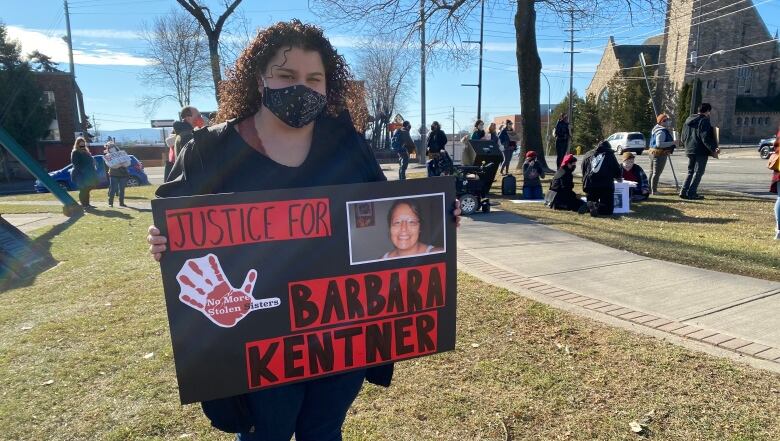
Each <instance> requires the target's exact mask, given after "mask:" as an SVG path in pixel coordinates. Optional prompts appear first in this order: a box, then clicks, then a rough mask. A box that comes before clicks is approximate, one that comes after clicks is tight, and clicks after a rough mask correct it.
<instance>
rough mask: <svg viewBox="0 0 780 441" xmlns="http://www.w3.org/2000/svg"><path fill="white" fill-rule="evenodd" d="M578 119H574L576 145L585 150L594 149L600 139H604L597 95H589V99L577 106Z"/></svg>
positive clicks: (573, 138) (574, 143) (574, 140)
mask: <svg viewBox="0 0 780 441" xmlns="http://www.w3.org/2000/svg"><path fill="white" fill-rule="evenodd" d="M577 110H578V112H577V119H575V120H574V135H573V137H572V141H573V144H572V145H574V146H581V147H582V148H583V152H586V151H588V150H591V149H593V148H594V147H596V145H598V143H599V141H601V140H602V139H604V130H603V128H602V126H601V118H599V108H598V105H597V104H596V97H595V96H593V95H590V96H588V99H587V100H585V101H582V102H580V104H579V105H578V106H577Z"/></svg>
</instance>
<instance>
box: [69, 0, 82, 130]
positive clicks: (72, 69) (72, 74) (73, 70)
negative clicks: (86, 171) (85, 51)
mask: <svg viewBox="0 0 780 441" xmlns="http://www.w3.org/2000/svg"><path fill="white" fill-rule="evenodd" d="M65 27H66V28H67V31H68V36H67V37H66V38H67V40H68V41H67V43H68V60H69V62H70V79H71V84H72V86H73V117H74V118H75V119H76V123H80V122H81V113H80V112H79V105H78V101H79V100H78V94H77V93H76V90H77V89H76V68H75V67H74V66H75V65H74V63H73V35H72V34H71V32H70V11H69V10H68V0H65ZM81 128H82V130H85V131H86V128H85V127H84V126H83V124H82V126H81Z"/></svg>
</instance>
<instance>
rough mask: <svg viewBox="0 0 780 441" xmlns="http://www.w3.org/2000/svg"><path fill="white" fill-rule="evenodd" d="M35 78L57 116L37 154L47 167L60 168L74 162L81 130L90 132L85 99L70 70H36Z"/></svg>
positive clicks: (48, 168) (51, 168) (41, 142)
mask: <svg viewBox="0 0 780 441" xmlns="http://www.w3.org/2000/svg"><path fill="white" fill-rule="evenodd" d="M35 82H36V84H38V87H40V88H41V90H42V91H43V93H44V95H45V96H46V100H47V102H48V104H49V105H52V106H54V120H53V121H52V122H51V126H50V131H49V136H47V137H46V138H44V139H42V140H41V141H40V143H39V145H38V149H37V152H35V153H36V154H35V155H34V157H35V158H36V159H38V160H39V161H41V162H42V163H43V164H44V167H45V168H46V169H47V170H57V169H60V168H62V167H64V166H66V165H68V164H69V163H70V151H71V150H72V149H73V143H74V142H75V141H76V136H77V134H81V133H86V127H85V124H86V121H87V118H86V113H85V112H84V99H83V97H82V95H81V90H80V89H79V87H78V85H77V84H75V82H74V81H73V80H72V77H71V75H70V73H68V72H35ZM101 150H102V149H101ZM30 153H32V152H30ZM93 153H97V152H93ZM100 153H102V151H101V152H100Z"/></svg>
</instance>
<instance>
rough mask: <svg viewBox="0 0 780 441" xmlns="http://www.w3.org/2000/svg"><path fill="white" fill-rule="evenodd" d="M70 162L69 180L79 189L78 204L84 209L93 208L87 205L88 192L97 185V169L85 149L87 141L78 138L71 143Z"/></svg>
mask: <svg viewBox="0 0 780 441" xmlns="http://www.w3.org/2000/svg"><path fill="white" fill-rule="evenodd" d="M70 162H71V164H73V169H72V170H71V179H72V180H73V183H74V184H76V186H77V187H78V189H79V202H80V203H81V206H82V207H84V208H85V209H88V210H89V209H92V208H95V206H94V205H90V203H89V192H90V191H92V190H93V189H94V188H97V185H98V175H97V169H96V168H95V158H93V157H92V153H90V151H89V147H87V140H86V139H84V138H83V137H81V136H79V137H78V138H76V142H74V143H73V150H72V151H71V152H70Z"/></svg>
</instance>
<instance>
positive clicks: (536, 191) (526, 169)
mask: <svg viewBox="0 0 780 441" xmlns="http://www.w3.org/2000/svg"><path fill="white" fill-rule="evenodd" d="M543 177H544V167H542V164H541V163H540V162H539V160H538V159H537V154H536V152H535V151H533V150H532V151H530V152H527V153H526V154H525V162H523V199H544V193H543V192H542V178H543Z"/></svg>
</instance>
